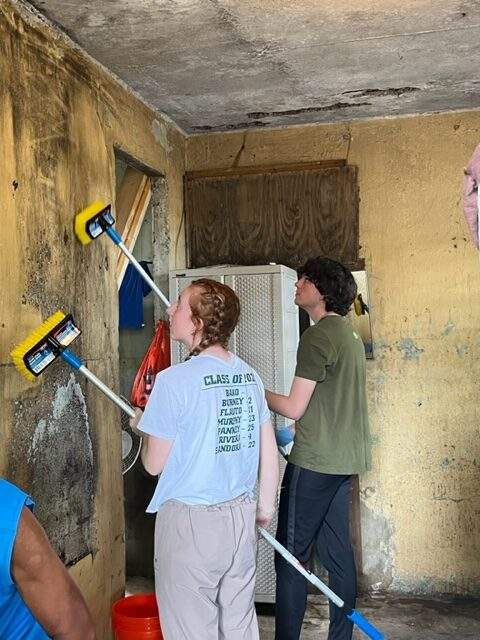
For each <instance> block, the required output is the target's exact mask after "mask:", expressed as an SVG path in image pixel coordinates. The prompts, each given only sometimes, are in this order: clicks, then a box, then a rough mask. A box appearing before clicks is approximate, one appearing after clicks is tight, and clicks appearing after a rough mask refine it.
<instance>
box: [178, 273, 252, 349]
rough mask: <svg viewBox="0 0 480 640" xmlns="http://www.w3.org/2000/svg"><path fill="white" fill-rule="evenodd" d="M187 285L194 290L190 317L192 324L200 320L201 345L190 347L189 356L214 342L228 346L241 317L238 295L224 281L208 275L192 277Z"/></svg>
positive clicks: (191, 297)
mask: <svg viewBox="0 0 480 640" xmlns="http://www.w3.org/2000/svg"><path fill="white" fill-rule="evenodd" d="M190 287H191V288H192V289H193V291H192V295H191V296H190V300H189V302H190V308H191V310H192V320H193V322H194V324H200V321H202V323H203V332H202V339H201V341H200V344H198V345H197V346H196V347H195V348H194V349H192V351H191V352H190V355H191V356H195V355H198V354H199V353H200V352H201V351H203V350H204V349H206V348H207V347H211V346H212V345H214V344H220V345H221V346H222V347H225V348H227V345H228V339H229V338H230V336H231V334H232V332H233V330H234V329H235V327H236V326H237V322H238V318H239V316H240V301H239V299H238V296H237V294H236V293H235V292H234V291H233V289H231V288H230V287H228V286H227V285H226V284H222V283H221V282H217V281H216V280H209V279H207V278H201V279H200V280H194V281H193V282H192V284H191V285H190Z"/></svg>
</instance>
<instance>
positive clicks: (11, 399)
mask: <svg viewBox="0 0 480 640" xmlns="http://www.w3.org/2000/svg"><path fill="white" fill-rule="evenodd" d="M0 141H1V142H0V202H1V203H2V206H1V225H0V286H1V289H2V295H1V298H0V336H1V341H0V393H1V397H2V410H1V412H0V438H1V447H0V473H1V474H2V475H3V476H4V477H7V478H8V479H10V480H12V481H14V482H17V483H18V484H19V485H20V486H22V487H23V488H24V489H26V490H27V491H29V492H31V493H32V494H33V495H34V497H35V500H36V501H37V506H38V509H37V514H38V516H39V518H40V520H41V521H42V523H43V525H44V526H45V528H46V531H47V533H48V535H49V537H50V539H51V540H52V542H53V544H54V545H55V547H56V548H57V550H58V551H59V553H60V555H61V557H62V558H63V559H64V561H65V562H66V563H67V564H68V565H69V566H70V567H71V571H72V574H73V575H74V576H75V577H76V578H77V580H78V581H79V584H80V586H81V588H82V590H83V592H84V593H85V595H86V597H87V599H88V602H89V605H90V607H91V609H92V612H93V615H94V617H95V620H96V622H97V626H98V637H99V638H100V639H103V638H109V637H110V634H111V632H110V614H109V609H110V605H111V602H112V600H113V599H114V598H116V597H119V596H120V595H121V594H122V589H123V585H124V522H123V487H122V476H121V464H120V462H121V448H120V420H119V417H120V416H119V413H118V411H117V409H116V408H115V406H114V405H112V403H110V402H109V401H108V400H107V399H106V398H105V397H104V396H103V395H102V394H101V393H99V392H98V391H97V390H96V389H95V388H92V386H91V385H90V384H86V383H85V381H84V379H82V377H81V376H80V377H79V376H78V375H74V374H73V373H72V371H71V370H70V369H69V368H68V367H67V366H66V365H63V364H61V363H55V365H53V366H52V367H51V368H50V369H49V370H48V371H46V372H45V374H44V375H43V376H42V377H41V379H40V380H39V381H38V382H36V383H33V384H32V383H30V382H28V381H26V380H25V379H23V378H22V377H21V376H20V375H19V374H18V373H17V371H16V370H15V368H14V367H13V365H12V364H11V362H10V357H9V351H10V349H11V348H12V346H13V345H14V344H15V343H17V342H19V341H21V340H23V339H24V338H25V337H26V336H27V335H28V334H29V333H30V332H31V331H32V330H33V329H34V328H36V327H37V326H38V325H39V324H40V323H41V322H42V321H43V320H44V319H46V318H47V317H48V316H49V315H50V314H52V313H53V312H55V311H56V310H58V309H61V310H63V311H64V312H66V313H69V312H71V313H73V314H74V317H75V320H76V322H77V324H78V325H79V326H80V328H81V329H82V335H81V336H80V338H79V339H78V340H77V341H76V343H75V345H74V348H75V350H76V351H77V353H79V355H80V356H82V358H83V359H84V360H85V362H86V364H87V366H88V367H90V368H91V369H92V370H93V371H94V372H95V373H96V374H97V375H98V376H99V377H100V378H101V379H103V380H104V381H105V382H106V383H107V384H109V385H110V386H111V387H112V388H113V389H118V384H119V376H118V330H117V327H118V299H117V286H116V282H115V278H114V265H115V259H116V249H115V247H114V246H113V244H112V243H111V242H110V241H109V240H108V239H107V238H106V237H103V238H100V239H98V240H97V241H95V242H93V243H91V244H90V245H88V246H85V247H84V246H81V245H80V244H79V243H78V242H77V240H76V239H75V237H74V234H73V217H74V214H75V213H76V212H77V211H79V210H80V209H81V208H83V207H85V206H86V205H87V204H88V203H89V202H91V201H92V200H94V199H96V198H102V199H104V200H105V201H107V202H108V201H112V199H113V198H114V194H115V158H114V148H115V147H116V148H118V149H120V150H121V151H122V152H123V153H126V154H128V155H130V156H131V157H132V158H134V159H135V160H136V161H137V162H139V163H142V164H144V165H145V166H146V167H148V168H149V169H150V170H151V171H152V172H156V173H157V174H159V175H160V174H162V175H164V176H165V180H166V188H167V201H166V206H167V209H168V224H169V227H170V228H169V230H168V232H169V233H170V234H172V236H173V237H176V236H177V232H178V225H179V222H180V219H181V211H182V175H183V157H184V139H183V136H182V135H181V134H180V133H179V132H178V130H177V129H175V128H174V127H173V126H171V125H170V124H169V123H168V122H167V121H163V120H161V119H160V117H159V116H158V115H157V116H156V115H155V114H154V113H153V112H151V111H150V110H149V109H148V108H147V107H146V106H145V105H144V104H142V103H141V102H140V101H139V100H138V99H137V98H136V97H135V96H133V95H132V94H131V93H129V92H128V91H127V90H126V89H125V88H124V87H123V86H121V85H120V84H118V83H117V82H116V81H115V80H114V79H113V78H112V77H111V76H109V75H108V74H107V73H106V72H105V71H104V70H103V69H101V68H100V67H99V66H97V65H96V64H95V63H94V62H93V61H91V60H90V59H88V58H87V57H86V56H85V55H84V54H83V53H82V52H81V51H80V50H78V49H77V48H76V47H75V46H73V45H71V44H69V43H68V42H66V40H65V38H63V37H62V36H60V34H58V33H57V32H56V31H55V30H54V29H51V28H50V27H49V26H48V25H45V24H44V23H42V22H40V20H39V19H38V18H36V17H35V15H33V14H29V13H27V12H26V11H25V10H24V9H23V8H22V7H21V6H20V5H18V4H17V3H10V2H8V1H6V2H2V4H1V5H0ZM181 249H182V243H181V242H180V243H179V247H177V252H178V254H179V255H180V254H181ZM172 260H173V257H172ZM171 266H173V264H172V265H171Z"/></svg>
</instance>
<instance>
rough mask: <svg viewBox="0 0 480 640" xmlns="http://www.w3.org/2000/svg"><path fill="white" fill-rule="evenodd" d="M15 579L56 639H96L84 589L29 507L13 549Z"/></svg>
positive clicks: (20, 523)
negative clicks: (62, 561)
mask: <svg viewBox="0 0 480 640" xmlns="http://www.w3.org/2000/svg"><path fill="white" fill-rule="evenodd" d="M12 577H13V579H14V581H15V583H16V585H17V587H18V590H19V591H20V593H21V595H22V598H23V599H24V601H25V604H26V605H27V606H28V607H29V609H30V610H31V612H32V613H33V615H34V617H35V619H36V620H37V621H38V622H39V623H40V624H41V625H42V627H43V628H44V629H45V631H46V632H47V633H48V634H49V635H50V636H52V638H53V639H54V640H95V630H94V627H93V622H92V619H91V617H90V614H89V612H88V609H87V605H86V604H85V600H84V599H83V597H82V594H81V593H80V590H79V589H78V587H77V586H76V584H75V583H74V581H73V580H72V578H71V577H70V575H69V574H68V571H67V570H66V569H65V567H64V566H63V564H62V563H61V561H60V559H59V558H58V557H57V554H56V553H55V551H54V550H53V549H52V547H51V546H50V543H49V542H48V539H47V536H46V535H45V532H44V530H43V529H42V527H41V526H40V524H39V523H38V521H37V519H36V518H35V516H34V515H33V514H32V513H31V511H30V510H29V509H27V508H25V507H24V509H23V511H22V515H21V517H20V522H19V526H18V531H17V537H16V539H15V546H14V549H13V555H12Z"/></svg>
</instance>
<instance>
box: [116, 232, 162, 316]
mask: <svg viewBox="0 0 480 640" xmlns="http://www.w3.org/2000/svg"><path fill="white" fill-rule="evenodd" d="M105 233H106V234H107V235H108V236H110V238H111V239H112V240H113V241H114V243H115V244H116V245H117V247H118V248H119V249H120V251H121V252H122V253H123V254H124V255H125V256H126V257H127V259H128V261H129V262H130V263H131V264H132V266H133V267H135V269H136V270H137V271H138V273H139V274H140V275H141V276H142V278H143V279H144V280H145V282H146V283H147V284H148V285H149V286H150V287H151V288H152V289H153V291H154V292H155V293H156V294H157V296H158V297H159V298H160V300H161V301H162V302H163V304H164V305H165V306H166V307H167V309H168V307H169V306H170V302H169V301H168V300H167V298H166V297H165V296H164V294H163V293H162V292H161V291H160V289H159V288H158V287H157V285H156V284H155V282H154V281H153V280H152V279H151V278H150V276H149V275H148V273H147V272H146V271H145V269H142V265H141V264H140V263H139V262H138V260H137V259H136V258H135V256H134V255H133V254H132V253H131V252H130V251H129V250H128V249H127V247H126V246H125V243H124V242H123V240H122V236H121V235H120V234H119V233H118V231H117V230H116V229H114V228H113V227H108V228H107V229H106V230H105Z"/></svg>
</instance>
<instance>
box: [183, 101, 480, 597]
mask: <svg viewBox="0 0 480 640" xmlns="http://www.w3.org/2000/svg"><path fill="white" fill-rule="evenodd" d="M478 142H480V111H467V112H459V113H451V114H447V115H429V116H422V117H420V116H419V117H406V118H397V119H378V120H370V121H364V122H358V121H357V122H355V123H350V124H344V125H317V126H305V127H291V128H285V129H276V130H262V131H248V132H237V133H228V134H223V135H222V134H210V135H198V136H192V137H190V138H189V139H188V140H187V151H186V168H187V170H201V169H218V168H227V167H231V166H232V165H233V164H234V163H236V164H238V166H249V165H272V164H274V163H289V162H291V163H298V162H302V161H305V162H310V161H319V160H331V159H346V160H347V162H348V163H350V164H354V165H357V166H358V167H359V186H360V198H361V203H360V243H361V247H362V248H361V254H362V255H363V257H364V258H365V262H366V269H367V271H368V273H369V284H370V295H371V309H372V319H373V336H374V350H375V353H376V357H375V360H374V361H371V362H369V363H368V385H369V405H370V415H371V422H372V431H373V437H374V449H373V469H372V471H371V472H370V473H368V474H366V475H365V476H363V477H362V478H361V502H362V530H363V546H364V548H363V558H364V570H365V573H366V581H367V583H368V584H369V585H371V586H373V587H374V588H378V589H387V590H392V591H402V592H414V593H429V594H431V593H446V592H448V593H457V594H477V595H478V594H480V490H479V487H480V426H479V424H480V420H479V409H478V406H479V391H478V388H479V387H478V380H479V377H480V364H479V362H480V339H479V336H478V318H479V314H480V295H479V292H480V264H479V259H478V252H477V251H476V250H475V249H474V247H473V245H472V243H471V241H470V239H469V233H468V230H467V227H466V224H465V222H464V219H463V214H462V210H461V185H462V177H463V167H464V166H465V165H466V163H467V161H468V159H469V157H470V155H471V153H472V151H473V149H474V147H475V146H476V144H477V143H478Z"/></svg>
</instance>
